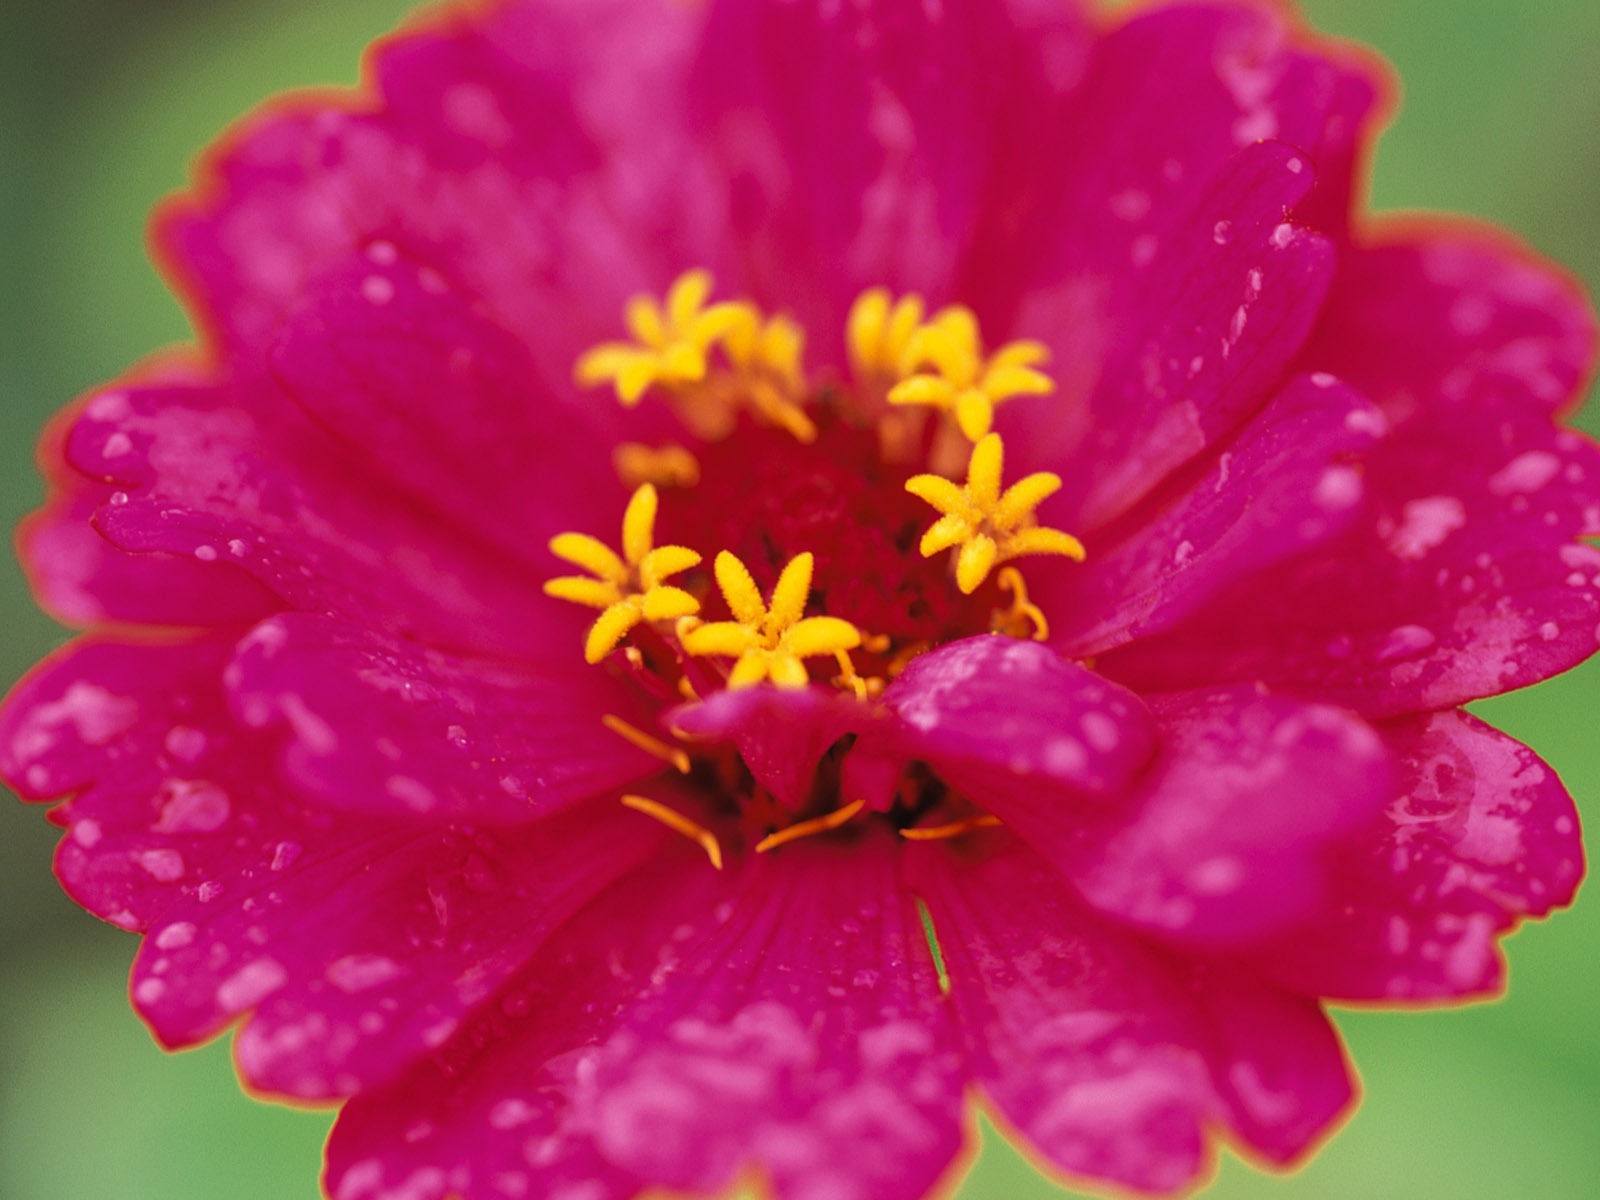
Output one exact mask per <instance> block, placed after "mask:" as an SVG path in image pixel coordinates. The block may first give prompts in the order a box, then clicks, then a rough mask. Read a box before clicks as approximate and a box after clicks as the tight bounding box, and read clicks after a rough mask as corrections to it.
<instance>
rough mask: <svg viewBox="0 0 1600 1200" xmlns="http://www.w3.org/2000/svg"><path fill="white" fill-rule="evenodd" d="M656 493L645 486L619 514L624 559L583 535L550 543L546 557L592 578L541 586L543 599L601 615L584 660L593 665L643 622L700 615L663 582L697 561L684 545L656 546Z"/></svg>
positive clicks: (692, 604)
mask: <svg viewBox="0 0 1600 1200" xmlns="http://www.w3.org/2000/svg"><path fill="white" fill-rule="evenodd" d="M657 504H658V498H657V496H656V489H655V488H654V487H652V486H651V485H650V484H648V483H646V484H643V485H641V486H640V487H639V489H638V490H637V491H636V492H634V493H633V497H632V499H630V500H629V501H628V508H627V511H626V512H624V513H623V515H622V554H621V555H620V556H619V555H618V554H617V553H616V551H614V550H612V549H611V547H609V546H607V545H606V544H605V543H604V542H602V541H600V540H599V539H598V538H592V537H590V536H589V535H588V534H586V533H561V534H557V535H556V536H555V537H553V538H551V539H550V553H552V554H554V555H555V556H556V557H557V558H560V559H564V560H566V561H567V562H569V563H572V564H573V565H574V566H577V567H582V568H583V569H584V570H585V571H588V572H589V574H590V576H592V578H589V577H586V576H582V575H563V576H561V577H560V578H558V579H552V580H550V581H549V582H548V583H546V584H545V585H544V590H545V594H546V595H547V596H555V597H556V598H557V599H560V600H571V601H572V602H573V603H575V604H587V605H589V606H590V607H591V608H599V609H603V610H604V611H603V612H602V613H601V614H600V616H599V618H598V619H597V620H596V621H595V623H594V625H593V626H591V627H590V629H589V637H588V640H587V641H586V642H585V644H584V647H583V656H584V658H586V659H588V660H589V662H591V663H597V662H599V661H600V660H601V659H602V658H604V657H605V656H606V655H607V654H610V653H611V651H612V650H614V649H616V647H617V643H619V642H621V641H622V639H623V638H624V637H626V636H627V635H628V631H629V630H631V629H632V628H633V627H634V626H635V625H638V624H639V623H640V622H641V621H671V620H675V619H676V618H678V617H687V616H692V615H693V614H695V613H697V612H699V611H700V602H699V601H698V600H696V599H695V598H694V597H693V596H691V595H690V594H689V593H688V592H686V591H684V590H683V589H682V588H677V587H669V586H668V585H666V584H665V583H663V582H662V581H663V580H665V579H667V578H668V577H669V576H672V575H676V574H678V573H679V572H680V571H687V570H688V569H689V568H690V567H692V566H694V565H695V564H696V563H698V562H699V561H700V556H699V555H698V554H696V553H695V552H694V551H693V550H690V549H689V548H688V547H686V546H657V545H655V526H656V507H657Z"/></svg>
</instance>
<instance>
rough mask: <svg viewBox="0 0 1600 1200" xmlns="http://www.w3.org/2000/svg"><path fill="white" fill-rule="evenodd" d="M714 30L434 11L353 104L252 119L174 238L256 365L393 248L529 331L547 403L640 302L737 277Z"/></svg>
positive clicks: (186, 272) (586, 5)
mask: <svg viewBox="0 0 1600 1200" xmlns="http://www.w3.org/2000/svg"><path fill="white" fill-rule="evenodd" d="M701 20H702V16H701V14H700V12H699V11H698V10H697V9H696V7H695V6H684V5H673V4H662V3H657V2H655V0H553V2H551V3H542V4H518V5H512V4H503V5H499V6H496V7H495V9H494V11H493V12H492V13H476V14H474V16H473V17H472V19H470V20H468V19H466V18H464V17H461V16H445V17H441V18H438V19H435V20H433V21H432V22H430V23H429V24H428V25H427V26H424V27H423V28H422V29H421V30H420V31H419V32H418V33H416V34H413V35H408V36H403V37H400V38H397V39H395V40H393V41H392V42H390V43H389V44H388V45H387V46H386V47H384V49H383V50H382V51H381V52H380V53H379V54H378V55H377V56H375V60H374V68H373V74H374V75H375V78H371V79H369V81H368V84H367V87H366V89H365V91H364V92H363V93H360V94H355V95H352V96H351V97H350V99H349V101H348V102H347V104H345V105H344V106H342V107H335V106H331V105H329V104H328V102H327V98H326V97H325V96H318V97H314V98H308V99H306V100H303V101H292V102H290V103H287V104H282V105H280V106H278V108H277V109H276V111H273V110H269V111H268V112H266V113H264V114H262V115H259V116H258V117H257V118H255V119H254V120H253V121H252V122H249V123H247V124H246V125H244V126H242V127H241V128H240V130H239V131H238V132H237V133H236V135H235V137H234V138H233V139H232V140H231V141H228V142H225V143H224V144H223V145H222V146H221V148H220V149H219V150H217V151H216V152H214V153H213V155H212V156H211V158H210V159H209V160H208V162H207V163H206V165H205V169H204V170H203V172H202V178H201V181H200V186H199V187H198V188H197V189H196V191H195V193H194V194H192V195H190V196H187V197H184V198H181V199H180V200H179V201H178V202H177V203H175V204H173V205H171V206H170V207H169V208H168V209H167V211H166V212H165V213H164V215H163V216H162V218H161V220H160V222H159V224H158V228H157V231H156V237H157V240H158V243H159V245H160V246H161V247H162V249H163V251H164V253H165V255H166V256H167V257H168V258H169V259H170V260H171V262H172V263H173V266H174V268H175V270H176V273H177V274H178V275H179V276H180V278H181V281H182V283H183V285H184V286H185V288H186V290H187V291H188V292H189V293H190V295H191V297H192V299H193V303H194V306H195V308H196V309H197V310H198V312H199V314H200V315H201V317H202V319H203V321H204V324H205V325H206V327H207V329H208V330H209V331H210V332H211V334H212V335H213V336H214V337H215V338H216V339H217V340H219V341H220V342H222V343H223V344H224V345H225V346H226V347H229V348H230V349H233V350H236V351H239V352H241V353H240V359H239V361H240V362H241V363H244V364H248V363H250V362H252V361H259V356H260V353H261V351H262V349H263V348H264V346H265V345H266V343H267V342H268V341H269V340H270V339H271V338H272V336H273V335H274V333H275V331H276V329H277V327H278V325H279V324H280V323H281V321H282V319H283V316H284V314H285V313H286V312H287V311H288V309H289V307H290V305H291V303H292V302H293V300H294V298H295V297H297V296H298V295H299V294H300V293H301V291H302V289H303V287H304V286H305V283H306V281H307V280H308V279H309V278H310V277H311V276H312V275H314V274H315V273H316V271H317V269H318V267H319V265H320V264H322V263H325V262H327V261H329V260H334V259H338V258H341V257H343V256H345V255H347V254H349V253H350V252H352V251H357V252H359V251H364V250H366V249H367V248H368V247H369V246H372V245H374V244H375V243H384V244H387V245H391V246H395V247H398V248H399V249H400V250H401V251H402V252H403V253H404V254H405V255H406V257H408V258H409V259H411V260H412V261H415V262H418V263H427V264H433V265H435V266H437V267H440V268H441V269H443V268H448V274H449V276H450V278H451V279H452V281H453V283H454V284H455V285H456V286H457V287H458V288H460V289H461V290H462V291H463V292H465V293H467V294H472V295H477V296H481V297H482V298H483V300H484V302H485V304H486V306H487V308H488V310H489V312H490V313H491V314H492V316H493V317H494V319H495V320H496V321H497V323H499V324H501V325H502V326H503V327H505V328H507V329H514V330H519V331H525V332H526V334H527V336H528V348H529V350H530V352H531V353H532V354H533V355H534V358H535V362H536V364H537V366H538V369H539V371H540V373H541V375H542V377H543V379H544V384H545V387H544V388H543V389H542V390H543V391H545V392H546V393H547V394H555V395H564V394H570V392H571V370H572V363H573V360H574V359H575V358H576V357H577V355H578V354H579V353H581V352H582V350H583V349H584V348H586V347H587V346H589V345H592V344H594V343H596V342H599V341H602V340H604V339H605V338H607V337H610V336H613V335H614V332H615V325H616V320H617V314H618V312H619V311H620V310H621V305H622V302H623V300H624V299H625V298H626V296H627V295H628V294H629V293H631V292H634V291H639V290H643V289H645V288H649V287H657V286H660V285H661V284H662V283H663V282H664V281H666V280H670V279H671V278H672V276H673V275H674V274H676V273H677V272H678V271H680V270H683V269H684V268H685V267H686V266H689V265H692V264H696V263H706V264H708V265H711V266H713V267H716V266H718V265H719V263H718V255H716V254H713V253H709V252H708V251H707V249H706V247H705V243H706V241H707V234H708V232H709V231H716V230H720V229H724V228H726V222H725V220H722V219H721V209H722V207H723V201H722V199H721V196H720V189H719V188H718V187H717V186H714V185H713V184H712V182H711V180H710V179H709V177H708V176H707V173H706V171H705V170H704V168H703V166H702V165H701V164H700V161H699V159H700V156H699V154H698V152H697V151H695V149H694V147H693V144H692V143H691V141H690V139H689V135H688V132H687V125H686V121H685V116H684V114H683V113H682V112H681V111H680V109H679V104H678V100H677V98H679V97H681V96H682V95H683V94H684V90H685V88H684V79H683V76H684V74H685V73H686V72H687V70H688V68H689V62H688V59H689V56H690V54H691V53H692V49H693V44H694V41H693V39H694V37H695V35H696V31H697V26H698V25H699V24H700V23H701ZM375 93H376V94H375Z"/></svg>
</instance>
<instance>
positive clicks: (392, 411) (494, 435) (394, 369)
mask: <svg viewBox="0 0 1600 1200" xmlns="http://www.w3.org/2000/svg"><path fill="white" fill-rule="evenodd" d="M271 361H272V366H273V370H274V372H275V374H276V375H277V377H278V378H279V380H280V381H281V382H282V383H283V385H284V387H285V388H286V389H287V390H288V392H289V394H290V395H292V396H293V397H294V399H295V401H296V402H297V403H299V404H300V405H302V406H303V407H304V408H305V409H306V410H307V412H308V413H310V415H311V416H312V417H313V419H315V420H316V421H317V422H318V423H319V424H321V425H322V426H324V427H325V428H327V429H328V430H329V431H331V432H332V433H333V434H334V435H335V437H336V438H338V439H339V440H340V441H342V442H343V443H344V444H345V445H346V446H347V447H348V449H349V452H350V453H351V455H352V456H353V457H357V458H360V459H361V460H363V461H364V462H366V463H368V464H370V465H371V466H372V467H373V468H374V469H375V470H376V472H377V473H378V474H379V475H380V476H381V477H382V478H383V479H384V480H385V482H386V483H387V484H388V485H390V486H391V487H393V488H394V489H395V491H396V492H397V493H398V494H399V495H403V496H404V497H405V499H406V500H407V501H409V502H410V503H411V504H413V505H416V506H421V507H425V508H429V509H433V510H436V511H438V512H440V513H441V514H443V516H444V517H445V518H446V519H447V520H449V521H450V522H451V523H453V524H455V525H457V526H459V527H460V528H462V529H464V530H470V531H472V533H473V534H474V535H476V536H478V537H483V538H490V539H493V540H494V541H495V542H496V543H497V544H498V546H499V547H500V548H501V550H502V552H503V553H506V554H508V555H510V556H513V557H515V558H518V559H521V560H522V561H523V562H524V563H532V564H536V566H537V567H538V568H544V567H546V566H547V565H549V564H548V562H547V560H546V559H545V557H544V553H543V551H544V545H545V543H546V542H547V541H548V540H549V539H550V537H551V536H553V535H554V534H557V533H561V532H564V531H565V530H568V529H574V528H578V529H585V530H586V529H587V526H588V525H589V524H591V523H592V522H593V521H594V520H595V518H596V516H597V515H598V514H604V513H610V512H612V511H615V512H616V513H618V514H620V513H621V512H622V509H623V506H624V504H625V503H626V500H627V494H626V493H625V492H624V491H623V490H622V488H621V487H620V486H619V485H618V483H617V479H616V476H615V474H614V473H613V471H612V467H611V462H610V458H609V456H608V455H607V454H606V453H605V452H604V451H603V450H602V449H601V447H603V446H604V445H605V442H604V441H603V440H602V437H601V431H599V430H597V429H595V428H593V427H591V426H589V425H587V424H585V423H584V422H583V421H582V420H580V419H579V417H578V415H577V414H576V413H575V412H574V411H573V410H572V409H571V408H568V407H563V406H561V405H560V404H557V403H552V402H551V401H550V399H549V398H548V397H547V395H546V394H545V392H544V388H543V387H542V385H541V383H540V381H539V380H538V378H537V376H536V374H535V372H534V369H533V366H532V363H531V362H530V361H529V358H528V355H527V352H526V351H525V350H524V349H523V348H522V346H521V345H520V343H518V342H517V341H516V340H515V339H514V338H513V337H512V336H511V335H510V334H508V333H506V332H505V331H503V330H502V329H501V328H500V327H499V326H497V325H495V324H493V323H492V322H490V321H489V320H487V319H485V317H484V316H482V315H481V314H480V313H478V312H476V311H474V309H473V308H472V306H471V304H470V302H469V299H468V298H467V297H464V296H462V295H459V294H458V293H456V292H454V291H453V290H452V289H451V288H450V285H449V284H447V283H446V282H445V281H444V279H443V278H442V277H441V276H439V275H438V274H437V273H436V272H434V271H432V270H430V269H428V268H426V267H423V268H418V267H417V266H416V265H415V264H413V263H411V262H408V261H406V260H404V259H402V258H400V257H399V252H398V251H396V250H395V249H394V248H393V247H392V246H391V247H389V248H388V251H387V252H386V253H379V251H378V248H377V247H373V248H372V249H369V250H368V251H367V253H365V254H353V255H348V256H346V257H345V258H342V259H339V260H336V261H334V262H332V263H329V264H328V265H327V266H326V267H324V268H323V269H322V270H321V272H320V273H319V275H318V276H317V278H316V279H315V280H314V282H313V283H311V284H310V285H309V286H308V288H307V290H306V292H305V293H304V295H303V296H302V298H301V299H300V301H299V303H298V304H297V305H296V306H295V308H294V310H293V311H292V313H291V315H290V317H289V319H288V321H287V323H286V324H285V326H284V328H283V330H282V332H281V333H280V334H279V336H278V338H277V340H276V341H275V343H274V345H273V349H272V355H271ZM611 407H612V406H611V405H610V404H606V405H605V406H604V407H602V406H601V405H600V404H594V405H591V406H590V410H591V411H602V412H608V413H609V412H610V410H611Z"/></svg>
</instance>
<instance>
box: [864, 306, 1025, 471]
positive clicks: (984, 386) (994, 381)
mask: <svg viewBox="0 0 1600 1200" xmlns="http://www.w3.org/2000/svg"><path fill="white" fill-rule="evenodd" d="M1048 357H1049V351H1048V350H1047V349H1046V348H1045V346H1044V345H1043V343H1041V342H1030V341H1021V342H1008V343H1007V344H1006V345H1004V346H1002V347H1000V349H998V350H996V351H995V352H994V353H993V354H992V355H990V356H988V357H987V358H985V357H984V354H983V345H982V342H981V340H980V338H979V336H978V320H977V318H976V317H974V316H973V315H972V310H971V309H968V308H963V307H962V306H960V305H952V306H950V307H949V308H943V309H940V310H939V311H938V312H937V313H935V314H934V315H933V318H932V319H931V320H930V321H928V322H927V324H925V325H922V326H920V327H918V329H917V330H916V332H915V333H913V334H912V335H911V337H910V338H909V339H908V340H907V342H906V345H905V347H904V349H903V350H902V351H901V353H900V358H899V362H898V363H897V368H898V372H899V374H900V375H901V376H903V377H904V378H902V379H901V381H900V382H899V383H897V384H895V386H894V387H893V388H891V389H890V391H889V403H890V404H926V405H929V406H931V407H933V408H937V409H940V410H942V411H944V412H948V413H950V414H951V415H952V416H953V417H954V418H955V422H956V424H957V425H958V426H959V427H960V429H961V432H962V433H964V434H966V436H967V437H968V438H969V439H970V440H972V441H974V442H976V441H977V440H978V439H980V438H982V437H983V436H984V435H985V434H987V433H988V432H989V429H990V427H991V426H992V425H993V424H994V409H995V405H997V404H999V403H1000V402H1001V401H1003V400H1009V399H1010V398H1011V397H1012V396H1043V395H1047V394H1049V393H1050V392H1053V391H1055V386H1056V385H1055V383H1054V382H1052V380H1051V379H1050V377H1049V376H1048V375H1046V374H1044V372H1042V371H1039V370H1037V368H1038V367H1039V365H1040V364H1042V363H1043V362H1044V361H1045V360H1046V359H1047V358H1048Z"/></svg>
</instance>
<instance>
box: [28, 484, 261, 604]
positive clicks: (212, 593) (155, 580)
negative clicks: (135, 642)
mask: <svg viewBox="0 0 1600 1200" xmlns="http://www.w3.org/2000/svg"><path fill="white" fill-rule="evenodd" d="M112 491H113V489H112V488H110V487H107V486H105V485H95V484H89V483H86V482H85V481H81V480H74V481H73V482H72V484H70V485H68V488H67V490H64V491H62V492H59V493H57V494H56V495H54V496H52V497H51V498H50V500H49V501H48V502H47V503H46V504H45V506H44V507H43V508H41V509H40V510H38V511H37V512H35V513H33V514H32V515H30V516H29V517H28V518H27V519H26V520H25V521H24V522H23V524H22V528H21V530H20V532H19V535H18V555H19V557H20V558H21V559H22V561H23V564H24V566H25V567H26V569H27V572H28V578H29V582H30V583H31V584H32V585H33V589H34V592H35V593H36V594H37V596H38V597H39V602H40V604H41V605H43V606H44V607H45V608H46V609H47V610H48V611H49V612H50V613H52V614H53V615H54V616H56V617H57V618H58V619H60V620H62V621H65V622H67V623H68V624H71V625H93V624H98V623H102V622H108V621H127V622H129V623H131V624H136V625H168V626H178V627H185V628H204V627H207V626H224V625H245V624H249V623H251V622H253V621H258V620H260V619H261V618H263V617H265V616H267V615H268V614H270V613H271V612H272V611H273V610H274V609H276V608H278V607H279V603H278V601H277V598H276V597H275V596H273V595H272V594H271V593H270V592H269V591H267V589H266V588H264V587H262V586H261V585H260V584H259V583H257V582H256V581H255V580H254V579H252V578H251V577H250V576H249V575H248V574H247V573H246V572H244V571H242V570H240V569H239V568H238V567H236V566H234V565H233V564H231V563H228V562H222V561H218V560H211V561H201V560H200V559H197V558H195V557H194V556H193V555H179V554H172V553H165V552H152V553H146V554H130V553H129V552H127V551H126V550H121V549H119V548H117V547H116V546H114V545H112V544H111V542H109V541H107V540H106V538H105V537H103V536H102V535H101V534H100V533H99V532H98V531H97V530H96V529H95V528H94V527H93V526H92V525H91V524H90V518H91V517H92V516H93V514H94V513H95V512H96V510H98V509H100V508H101V507H103V506H104V505H105V503H106V502H107V500H108V498H109V497H110V495H111V493H112Z"/></svg>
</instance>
